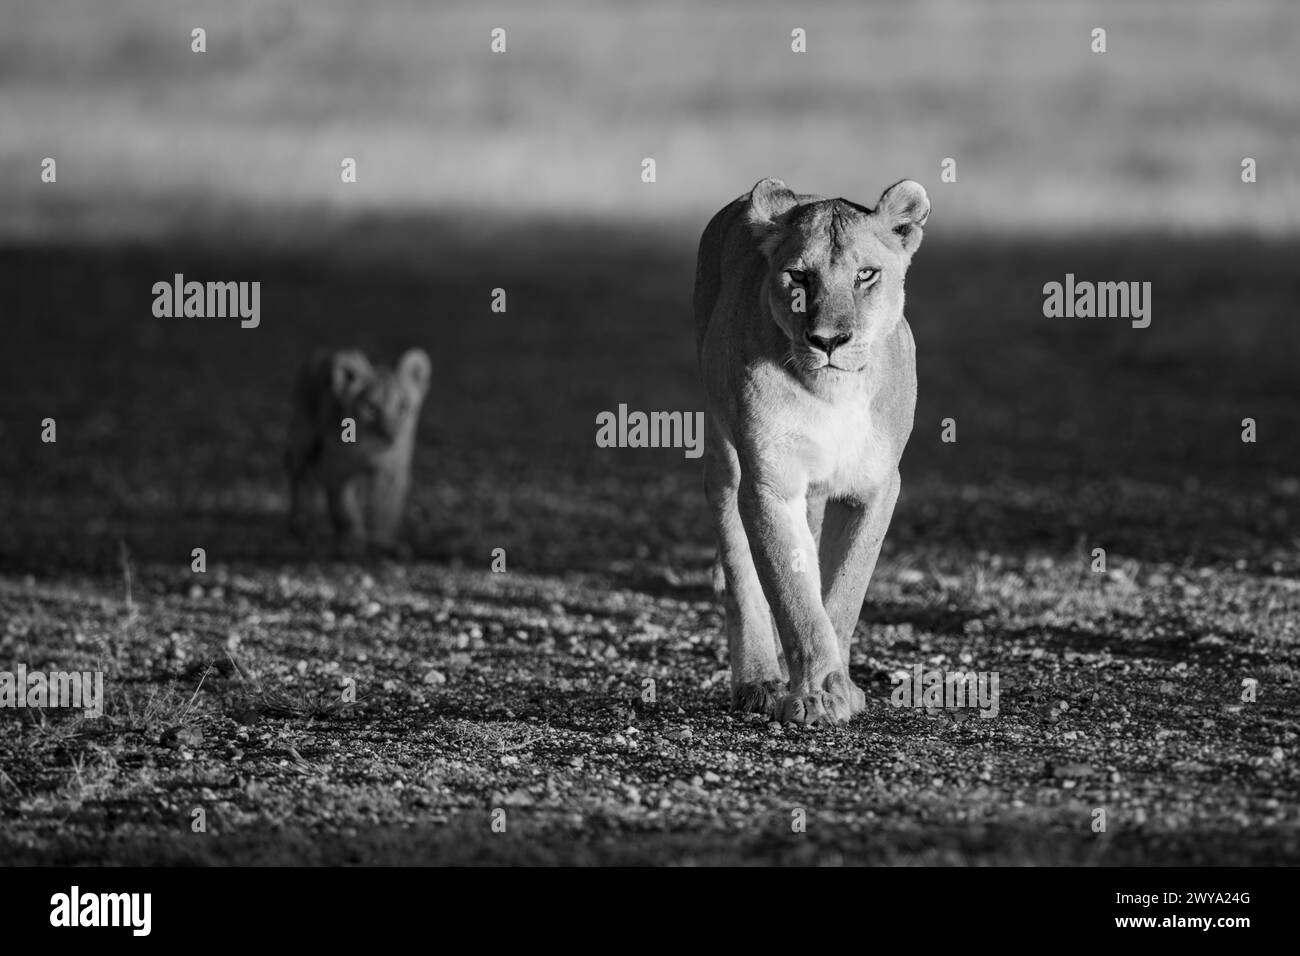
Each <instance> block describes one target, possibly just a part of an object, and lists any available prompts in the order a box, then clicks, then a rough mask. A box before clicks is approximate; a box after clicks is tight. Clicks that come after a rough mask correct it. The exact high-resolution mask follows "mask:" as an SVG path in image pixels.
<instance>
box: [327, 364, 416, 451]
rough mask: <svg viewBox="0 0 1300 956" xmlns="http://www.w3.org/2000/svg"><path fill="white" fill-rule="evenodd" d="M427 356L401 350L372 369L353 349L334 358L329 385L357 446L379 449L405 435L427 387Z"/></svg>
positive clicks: (365, 449)
mask: <svg viewBox="0 0 1300 956" xmlns="http://www.w3.org/2000/svg"><path fill="white" fill-rule="evenodd" d="M429 376H430V363H429V356H428V355H427V354H425V352H424V351H423V350H421V349H411V350H410V351H408V352H407V353H406V354H404V355H403V356H402V358H401V360H400V361H399V362H398V364H397V368H396V369H395V370H394V369H389V368H383V367H380V368H373V367H372V366H371V365H370V363H369V362H368V361H366V359H365V357H364V356H363V355H361V353H359V352H339V353H337V354H336V355H335V357H334V368H333V375H332V387H333V393H334V398H335V400H336V401H337V403H338V410H337V414H338V416H339V417H340V418H352V419H353V420H354V421H356V423H357V436H356V437H357V442H356V444H357V450H358V451H362V452H374V451H381V450H383V449H384V448H387V447H389V446H391V445H393V444H395V443H396V442H398V441H399V440H400V439H402V438H403V436H404V435H406V434H408V433H409V432H410V431H411V429H412V428H413V427H414V424H415V421H416V419H417V418H418V417H419V412H420V406H421V404H423V402H424V396H425V393H426V392H427V391H428V388H429Z"/></svg>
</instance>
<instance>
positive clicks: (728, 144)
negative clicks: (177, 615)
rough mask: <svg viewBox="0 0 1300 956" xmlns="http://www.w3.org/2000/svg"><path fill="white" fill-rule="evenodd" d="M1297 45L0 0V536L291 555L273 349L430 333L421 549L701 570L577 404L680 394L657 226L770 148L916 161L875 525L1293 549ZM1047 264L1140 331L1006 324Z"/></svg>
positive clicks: (417, 536)
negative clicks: (53, 164) (223, 295)
mask: <svg viewBox="0 0 1300 956" xmlns="http://www.w3.org/2000/svg"><path fill="white" fill-rule="evenodd" d="M195 27H202V28H204V29H205V30H206V42H207V52H206V53H203V54H196V53H193V52H191V30H192V29H193V28H195ZM495 27H501V28H504V29H505V30H506V38H507V39H506V43H507V52H506V53H505V54H503V55H502V54H493V53H491V52H490V50H489V43H490V31H491V30H492V29H493V28H495ZM796 27H798V28H802V29H804V30H805V31H806V33H807V49H808V52H807V53H806V54H795V53H792V52H791V31H792V30H793V29H794V28H796ZM1096 27H1102V28H1104V29H1105V30H1106V32H1107V35H1106V44H1107V52H1106V53H1104V54H1097V53H1094V52H1092V50H1091V44H1092V30H1093V29H1094V28H1096ZM1298 54H1300V15H1298V14H1297V10H1296V8H1295V4H1294V3H1291V2H1289V0H1246V2H1238V3H1234V4H1222V3H1215V2H1189V0H1177V2H1175V0H1166V2H1158V0H1144V2H1140V3H1132V2H1118V0H1114V2H1086V3H1085V2H1061V3H1056V2H1054V3H1050V4H1048V3H1041V2H1032V0H1000V2H990V3H965V2H957V0H928V2H927V0H909V2H880V3H872V4H863V3H850V2H826V3H817V4H809V5H802V6H798V7H792V6H791V5H790V4H787V3H776V2H744V3H740V2H719V3H710V4H707V5H701V4H694V3H687V2H663V3H655V4H649V5H629V4H620V3H612V2H610V3H602V2H594V0H586V2H573V0H566V2H552V3H547V4H530V3H522V2H513V3H497V2H474V3H455V2H439V3H437V4H426V3H416V2H401V0H379V2H369V3H364V4H362V3H346V2H341V0H312V2H291V0H256V2H254V0H220V2H218V0H208V2H189V0H181V2H172V0H168V2H162V0H118V2H115V3H113V4H111V5H107V4H103V3H97V2H92V0H83V2H78V0H58V2H48V0H7V2H6V3H5V5H4V8H3V10H2V11H0V181H2V182H3V183H4V184H5V191H4V201H3V203H0V244H2V245H0V255H2V258H0V263H2V265H0V286H2V291H3V295H4V299H3V301H4V303H5V305H4V317H5V331H4V340H3V347H2V349H0V351H2V353H3V354H2V355H0V362H3V363H4V370H3V379H2V380H0V381H3V384H2V385H0V397H2V399H3V401H0V439H2V440H3V447H4V449H5V452H4V454H3V456H0V488H3V489H4V490H5V494H3V496H2V499H3V500H2V501H0V567H4V568H8V569H11V570H13V569H24V570H30V569H38V568H45V569H58V568H63V567H69V566H83V565H85V566H90V567H103V566H106V565H107V564H109V563H111V560H112V555H113V554H114V553H115V551H116V547H117V543H118V542H126V543H128V544H129V546H130V547H131V548H132V549H133V552H134V553H136V554H137V555H141V556H144V557H149V558H157V559H159V560H168V561H170V560H173V559H176V556H177V555H187V554H188V552H189V549H190V547H192V546H193V541H194V540H196V539H201V540H204V541H216V542H218V543H219V544H220V550H221V551H222V553H223V554H225V555H226V556H228V557H248V558H254V559H260V558H264V557H274V558H277V559H280V558H292V557H294V555H295V552H294V551H293V549H292V548H291V547H290V546H289V545H288V544H287V543H286V542H284V541H283V540H282V537H281V535H280V534H279V518H280V515H281V513H282V511H283V508H284V503H285V501H284V488H283V481H282V479H281V476H280V474H279V462H280V448H281V442H282V439H283V432H284V427H285V424H286V421H287V414H288V400H287V396H288V392H289V387H290V383H291V381H292V377H293V373H294V370H295V369H296V367H297V365H298V363H299V362H301V361H302V359H303V358H304V357H305V356H306V355H308V354H310V352H311V351H312V350H313V349H314V348H316V347H317V346H320V345H331V346H343V345H357V346H359V347H362V348H365V349H367V350H370V351H372V352H375V353H378V354H379V355H380V356H386V357H389V358H392V357H394V356H395V355H396V354H397V352H398V351H399V350H401V349H402V348H405V347H407V346H409V345H422V346H424V347H426V348H427V349H428V350H429V351H430V352H431V354H432V355H433V360H434V367H435V384H434V387H433V391H432V394H431V397H430V400H429V402H428V403H427V404H426V406H425V419H424V423H423V431H422V445H421V448H420V452H419V456H418V460H417V471H418V478H417V482H418V484H417V489H416V492H415V495H414V500H413V506H412V522H411V525H412V526H411V537H412V539H413V542H414V543H415V545H416V550H417V554H419V555H420V556H422V557H427V558H430V559H434V560H446V561H465V562H470V563H473V564H475V565H477V564H479V563H485V562H486V561H487V555H488V554H489V552H490V550H491V549H492V548H494V547H498V546H501V547H507V548H508V549H513V550H512V551H511V553H512V554H513V555H516V556H517V557H518V559H519V561H520V562H521V564H520V565H519V566H526V567H530V568H533V569H542V570H552V571H562V570H568V569H575V568H581V569H601V570H606V571H608V570H611V569H612V570H614V571H616V572H618V573H627V574H630V575H633V576H634V577H642V578H645V579H646V580H651V579H655V580H657V579H658V578H660V577H666V578H667V579H670V580H681V579H693V578H692V577H691V576H692V575H696V574H703V569H704V568H705V567H706V565H707V562H708V556H709V554H710V553H711V533H710V530H709V528H708V523H707V517H706V513H705V510H704V502H703V495H702V494H701V493H700V485H699V468H698V463H695V462H690V461H686V460H684V459H683V457H682V456H681V455H680V453H678V452H673V451H671V450H621V451H608V450H601V449H597V448H596V447H595V444H594V431H595V427H594V422H595V416H596V414H597V413H598V412H600V411H602V410H605V409H614V408H617V406H618V404H619V403H621V402H626V403H628V404H629V405H630V406H631V407H633V408H640V409H646V410H654V409H672V410H689V409H696V408H702V407H703V405H702V396H701V394H700V391H699V388H698V386H697V383H696V371H695V360H694V354H693V344H692V343H693V333H692V325H691V323H692V317H691V314H690V292H691V283H692V280H693V273H694V255H695V245H696V243H697V241H698V237H699V233H700V231H701V230H702V228H703V226H704V224H705V223H706V222H707V221H708V219H709V217H710V216H711V215H712V213H713V212H714V211H715V210H716V209H718V208H719V207H720V206H722V205H723V204H725V203H726V202H727V201H729V200H730V199H732V198H734V197H735V196H737V195H739V194H741V193H743V192H744V191H746V190H747V189H748V188H749V187H750V186H751V185H752V184H753V182H754V181H756V180H757V179H759V178H761V177H763V176H768V175H775V176H779V177H781V178H783V179H785V180H786V181H787V182H789V183H790V184H791V185H793V186H794V187H795V188H797V189H799V190H807V191H813V192H820V193H823V194H826V195H843V196H846V197H848V198H852V199H855V200H858V201H863V202H867V203H874V200H875V198H876V197H877V196H878V195H879V193H880V191H881V190H882V189H883V188H884V187H885V186H887V185H888V184H890V183H892V182H894V181H896V180H898V179H900V178H903V177H910V178H915V179H917V180H919V181H921V182H922V183H923V184H925V185H926V186H927V188H928V189H929V192H930V196H931V199H932V202H933V207H934V211H933V215H932V218H931V222H930V228H929V229H928V230H927V236H926V239H925V244H924V247H923V248H922V249H921V251H920V253H919V255H918V257H917V259H916V262H915V264H914V266H913V271H912V274H911V277H910V282H909V303H908V304H909V319H910V321H911V324H912V326H913V329H914V331H915V334H916V338H917V340H918V345H919V356H920V357H919V363H920V375H921V404H920V408H919V409H918V418H917V430H916V432H915V434H914V437H913V439H912V444H911V446H910V447H909V450H908V453H907V456H906V457H905V459H904V465H903V473H904V491H903V499H902V501H901V502H900V505H899V509H898V514H897V516H896V519H895V530H894V532H893V534H892V536H891V541H890V547H891V548H895V547H898V548H901V549H903V551H904V557H906V558H907V559H908V560H920V557H919V556H920V555H923V554H925V553H927V552H928V551H937V552H938V553H940V555H941V556H953V555H958V554H960V553H963V552H964V551H967V550H984V549H991V550H993V551H998V550H1005V551H1014V552H1016V553H1025V552H1027V551H1033V550H1046V551H1048V552H1057V553H1068V552H1073V551H1075V550H1078V549H1083V550H1087V549H1089V548H1090V547H1092V546H1093V545H1094V544H1096V543H1097V542H1102V543H1104V544H1106V545H1108V546H1110V547H1113V548H1115V549H1117V550H1118V551H1119V552H1120V553H1124V554H1128V555H1131V556H1134V557H1138V558H1147V557H1150V558H1160V559H1169V560H1174V561H1219V560H1222V561H1232V562H1242V561H1245V562H1247V563H1249V564H1251V565H1252V566H1258V567H1260V568H1263V569H1272V570H1276V569H1280V568H1283V567H1291V568H1294V567H1296V559H1295V557H1294V554H1295V547H1294V545H1295V537H1296V530H1295V529H1296V516H1295V509H1296V503H1297V494H1300V462H1297V455H1296V453H1295V450H1296V446H1295V438H1294V436H1295V435H1296V434H1297V433H1300V409H1298V407H1297V403H1296V389H1295V379H1294V371H1293V369H1294V365H1295V357H1296V344H1297V335H1296V330H1295V306H1294V303H1295V302H1296V301H1297V298H1298V297H1300V296H1298V295H1297V293H1298V292H1300V279H1297V277H1296V274H1295V270H1294V263H1295V259H1296V252H1297V243H1296V231H1297V226H1298V225H1300V203H1297V199H1298V198H1300V163H1297V161H1296V145H1297V131H1298V126H1300V115H1298V112H1297V108H1296V97H1295V63H1296V62H1297V58H1298V56H1297V55H1298ZM47 156H48V157H54V158H55V159H56V160H57V163H58V167H57V168H58V180H57V183H55V184H47V183H43V182H42V181H41V178H40V169H41V161H42V159H43V158H44V157H47ZM344 157H353V158H355V159H356V160H357V164H358V181H357V182H356V183H355V184H343V183H342V182H341V181H340V162H341V160H342V159H343V158H344ZM645 157H653V158H654V159H655V160H656V163H657V181H656V182H655V183H653V184H646V183H643V182H641V178H640V173H641V161H642V159H643V158H645ZM949 157H950V158H952V159H954V160H956V170H957V178H956V181H955V182H950V183H947V182H942V181H941V180H940V176H939V174H940V164H941V162H942V161H943V160H944V159H945V158H949ZM1243 157H1252V158H1253V159H1255V160H1256V162H1257V163H1258V182H1257V183H1255V184H1251V185H1247V184H1243V183H1242V181H1241V175H1240V174H1241V162H1242V159H1243ZM176 272H183V273H185V275H186V277H187V278H194V279H199V280H200V281H203V280H208V279H212V280H237V281H252V280H257V281H261V282H262V311H263V316H262V323H261V327H260V328H258V329H256V330H247V331H245V330H241V329H239V328H238V324H237V323H235V322H230V321H222V320H159V319H155V318H153V317H152V314H151V311H150V309H151V304H152V294H151V291H150V290H151V287H152V284H153V283H154V282H156V281H159V280H165V279H169V278H170V277H171V276H172V275H173V274H174V273H176ZM1066 272H1073V273H1075V274H1076V275H1077V276H1078V277H1079V278H1080V279H1093V280H1097V281H1150V282H1152V283H1153V286H1154V289H1153V309H1154V311H1153V322H1152V326H1151V328H1149V329H1145V330H1134V329H1131V328H1130V327H1129V325H1128V323H1127V322H1125V321H1122V320H1109V321H1106V320H1079V319H1076V320H1048V319H1044V318H1043V316H1042V313H1041V305H1042V292H1041V290H1042V286H1043V284H1044V283H1045V282H1048V281H1053V280H1060V279H1061V278H1062V277H1063V276H1064V274H1065V273H1066ZM496 287H502V288H505V289H506V290H507V293H508V296H509V299H508V301H509V311H508V313H507V314H505V315H497V314H493V313H491V312H490V311H489V303H490V296H491V290H492V289H493V288H496ZM46 416H50V417H54V418H56V420H57V421H58V423H59V441H58V444H57V445H54V446H47V445H42V444H41V443H40V442H39V441H38V440H37V436H38V435H39V424H38V423H39V421H40V419H42V418H44V417H46ZM945 417H953V418H955V419H956V420H957V422H958V435H959V440H958V443H957V444H956V445H943V444H941V443H940V442H939V422H940V420H941V419H942V418H945ZM1245 417H1253V418H1255V419H1257V421H1258V423H1259V425H1258V428H1259V441H1258V443H1256V444H1254V445H1244V444H1243V443H1242V442H1241V441H1240V438H1239V436H1240V431H1241V424H1240V423H1241V420H1242V419H1243V418H1245Z"/></svg>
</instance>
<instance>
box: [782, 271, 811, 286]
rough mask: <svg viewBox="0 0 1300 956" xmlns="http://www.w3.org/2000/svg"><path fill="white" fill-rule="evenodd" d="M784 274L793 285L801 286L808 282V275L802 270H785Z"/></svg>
mask: <svg viewBox="0 0 1300 956" xmlns="http://www.w3.org/2000/svg"><path fill="white" fill-rule="evenodd" d="M785 274H786V275H788V276H789V277H790V281H791V282H793V283H794V284H795V285H803V284H804V283H805V282H806V281H808V274H807V273H806V272H804V271H803V270H802V269H787V270H786V271H785Z"/></svg>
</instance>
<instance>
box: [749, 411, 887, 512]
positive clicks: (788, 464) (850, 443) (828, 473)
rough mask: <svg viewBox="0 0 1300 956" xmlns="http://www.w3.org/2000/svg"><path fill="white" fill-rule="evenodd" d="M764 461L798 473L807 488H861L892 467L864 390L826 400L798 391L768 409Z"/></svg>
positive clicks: (848, 492) (832, 491)
mask: <svg viewBox="0 0 1300 956" xmlns="http://www.w3.org/2000/svg"><path fill="white" fill-rule="evenodd" d="M771 411H772V415H773V419H772V421H771V425H772V426H773V427H772V433H773V434H775V435H777V436H780V437H779V439H778V440H777V441H775V442H773V443H772V445H771V446H769V447H768V449H766V455H765V456H764V457H769V456H770V459H769V463H770V464H771V465H772V466H773V467H776V468H779V469H781V470H783V471H786V472H787V474H793V475H796V476H798V479H799V480H800V483H804V484H806V489H807V491H808V493H810V494H814V495H817V494H828V495H831V496H832V497H841V496H844V497H847V496H854V495H859V494H866V493H868V492H870V491H871V490H872V489H873V488H875V487H876V486H878V485H879V484H881V483H882V482H883V481H885V480H886V479H887V478H888V476H889V473H890V472H891V471H892V470H893V469H894V468H895V467H896V462H895V461H894V459H893V450H892V447H891V444H890V442H889V440H888V436H887V435H886V433H885V432H884V431H883V429H882V428H881V424H882V423H881V422H880V421H879V420H878V418H877V417H876V416H874V415H873V413H872V409H871V403H870V401H869V399H868V398H867V396H866V395H853V396H846V397H844V398H842V399H841V400H839V401H836V402H829V401H824V400H822V399H819V398H817V397H815V396H812V395H808V394H806V393H804V394H798V395H797V396H794V397H793V399H792V400H788V401H786V402H783V403H782V404H781V405H780V406H779V407H777V408H774V409H772V410H771Z"/></svg>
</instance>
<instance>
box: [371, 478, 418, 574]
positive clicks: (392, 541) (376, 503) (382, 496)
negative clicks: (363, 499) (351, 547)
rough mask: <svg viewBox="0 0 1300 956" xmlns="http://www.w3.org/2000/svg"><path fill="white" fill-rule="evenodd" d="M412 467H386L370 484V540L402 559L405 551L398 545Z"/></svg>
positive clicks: (377, 546) (384, 550)
mask: <svg viewBox="0 0 1300 956" xmlns="http://www.w3.org/2000/svg"><path fill="white" fill-rule="evenodd" d="M409 468H410V463H409V462H408V463H406V466H405V467H403V465H402V463H400V462H398V463H392V464H389V465H385V466H384V467H383V468H381V469H380V470H379V471H377V472H376V473H375V475H374V477H373V479H372V480H371V482H370V540H371V543H372V544H373V545H374V546H375V547H376V548H378V549H379V550H380V551H383V552H385V553H387V554H394V555H401V554H402V552H403V551H404V550H405V549H404V548H403V547H402V546H401V545H400V544H399V543H398V541H397V532H398V530H399V529H400V528H401V525H402V513H403V511H404V510H405V508H406V494H407V489H408V488H409V487H410V480H411V478H410V471H409Z"/></svg>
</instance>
